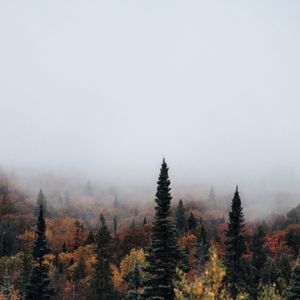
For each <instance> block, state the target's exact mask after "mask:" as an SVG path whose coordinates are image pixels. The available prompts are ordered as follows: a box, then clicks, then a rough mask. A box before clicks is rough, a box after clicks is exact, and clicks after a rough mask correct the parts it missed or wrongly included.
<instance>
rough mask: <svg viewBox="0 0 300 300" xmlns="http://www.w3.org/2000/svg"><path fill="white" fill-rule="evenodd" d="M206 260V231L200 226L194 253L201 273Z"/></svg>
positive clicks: (207, 253) (207, 251) (207, 256)
mask: <svg viewBox="0 0 300 300" xmlns="http://www.w3.org/2000/svg"><path fill="white" fill-rule="evenodd" d="M208 258H209V241H208V238H207V232H206V229H205V227H204V225H203V224H202V225H201V227H200V232H199V235H198V238H197V253H196V260H197V265H198V268H199V270H200V271H201V272H203V270H204V266H205V263H206V262H207V261H208Z"/></svg>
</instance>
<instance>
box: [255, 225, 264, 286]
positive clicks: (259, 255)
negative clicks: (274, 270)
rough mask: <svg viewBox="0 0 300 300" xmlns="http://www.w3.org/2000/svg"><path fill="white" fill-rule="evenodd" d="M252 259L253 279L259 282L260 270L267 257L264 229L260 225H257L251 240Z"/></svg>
mask: <svg viewBox="0 0 300 300" xmlns="http://www.w3.org/2000/svg"><path fill="white" fill-rule="evenodd" d="M251 251H252V259H251V264H252V266H253V267H254V268H255V281H256V284H258V283H259V281H260V277H261V270H262V268H263V266H264V265H265V263H266V261H267V257H268V250H267V247H266V242H265V231H264V228H263V226H262V225H260V226H258V227H257V230H256V232H255V234H254V235H253V237H252V241H251Z"/></svg>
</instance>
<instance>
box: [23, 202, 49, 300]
mask: <svg viewBox="0 0 300 300" xmlns="http://www.w3.org/2000/svg"><path fill="white" fill-rule="evenodd" d="M48 252H49V248H48V244H47V238H46V223H45V220H44V212H43V206H42V205H40V212H39V216H38V220H37V230H36V240H35V241H34V244H33V249H32V257H33V264H32V265H33V266H32V271H31V276H30V280H29V283H28V285H27V295H26V299H28V300H46V299H50V298H51V296H53V294H54V290H53V289H52V288H49V284H50V278H49V277H48V266H47V265H46V264H45V262H44V261H45V258H44V256H45V254H47V253H48Z"/></svg>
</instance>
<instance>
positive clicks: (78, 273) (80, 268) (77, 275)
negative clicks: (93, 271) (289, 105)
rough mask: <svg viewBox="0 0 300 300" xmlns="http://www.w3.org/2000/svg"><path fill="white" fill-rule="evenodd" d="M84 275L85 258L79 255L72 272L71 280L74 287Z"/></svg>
mask: <svg viewBox="0 0 300 300" xmlns="http://www.w3.org/2000/svg"><path fill="white" fill-rule="evenodd" d="M84 277H85V260H84V257H83V256H80V259H79V262H78V264H77V266H76V268H75V271H74V273H73V281H74V283H75V288H76V287H77V286H78V283H79V281H80V280H81V279H82V278H84Z"/></svg>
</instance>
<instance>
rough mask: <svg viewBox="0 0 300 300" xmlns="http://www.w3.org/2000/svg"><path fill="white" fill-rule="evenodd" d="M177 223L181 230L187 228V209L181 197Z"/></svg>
mask: <svg viewBox="0 0 300 300" xmlns="http://www.w3.org/2000/svg"><path fill="white" fill-rule="evenodd" d="M176 223H177V228H178V230H179V231H180V232H184V231H185V230H186V227H187V225H186V218H185V211H184V206H183V202H182V200H181V199H180V200H179V202H178V206H177V208H176Z"/></svg>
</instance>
